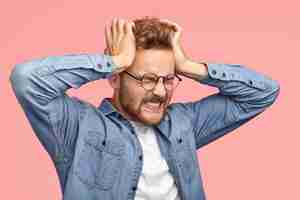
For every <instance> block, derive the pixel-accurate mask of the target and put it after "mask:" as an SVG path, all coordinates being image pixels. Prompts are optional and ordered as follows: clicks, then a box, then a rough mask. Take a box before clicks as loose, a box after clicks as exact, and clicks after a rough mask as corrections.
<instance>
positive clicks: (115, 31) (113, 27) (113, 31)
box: [111, 18, 118, 43]
mask: <svg viewBox="0 0 300 200" xmlns="http://www.w3.org/2000/svg"><path fill="white" fill-rule="evenodd" d="M117 23H118V19H117V18H114V19H113V21H112V25H111V32H112V41H113V43H114V42H115V41H116V39H117V37H116V36H117Z"/></svg>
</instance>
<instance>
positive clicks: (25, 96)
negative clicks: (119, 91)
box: [10, 54, 116, 164]
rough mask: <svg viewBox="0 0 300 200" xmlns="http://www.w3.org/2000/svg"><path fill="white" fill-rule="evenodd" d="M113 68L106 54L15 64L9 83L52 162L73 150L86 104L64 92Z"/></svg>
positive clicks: (63, 160)
mask: <svg viewBox="0 0 300 200" xmlns="http://www.w3.org/2000/svg"><path fill="white" fill-rule="evenodd" d="M115 67H116V65H115V64H114V62H113V60H112V59H111V57H110V56H108V55H104V54H103V55H102V54H69V55H64V56H49V57H45V58H41V59H34V60H31V61H26V62H24V63H21V64H16V65H15V67H14V68H13V70H12V72H11V75H10V82H11V85H12V88H13V91H14V93H15V95H16V97H17V100H18V102H19V104H20V105H21V108H22V109H23V111H24V112H25V115H26V117H27V119H28V120H29V122H30V124H31V127H32V129H33V130H34V133H35V134H36V136H37V137H38V139H39V140H40V142H41V143H42V145H43V146H44V148H45V149H46V150H47V152H48V153H49V155H50V157H51V158H52V160H53V161H54V163H55V164H60V163H68V162H69V161H70V160H71V159H72V157H73V153H74V147H75V142H76V138H77V130H78V121H79V119H80V117H82V115H83V113H84V112H83V111H84V109H85V108H86V105H88V104H87V103H85V102H83V101H81V100H80V99H77V98H75V97H69V96H68V95H67V94H66V91H67V90H68V89H70V88H79V87H80V86H81V85H83V84H85V83H87V82H90V81H94V80H97V79H102V78H107V77H109V76H110V75H111V74H112V72H113V69H114V68H115Z"/></svg>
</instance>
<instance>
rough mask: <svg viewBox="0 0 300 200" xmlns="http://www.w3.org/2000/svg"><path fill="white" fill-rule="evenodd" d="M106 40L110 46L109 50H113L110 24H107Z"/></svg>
mask: <svg viewBox="0 0 300 200" xmlns="http://www.w3.org/2000/svg"><path fill="white" fill-rule="evenodd" d="M105 42H106V47H107V48H108V50H109V51H111V47H112V35H111V29H110V27H109V24H105Z"/></svg>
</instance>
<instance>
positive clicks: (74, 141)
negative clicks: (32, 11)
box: [10, 17, 279, 200]
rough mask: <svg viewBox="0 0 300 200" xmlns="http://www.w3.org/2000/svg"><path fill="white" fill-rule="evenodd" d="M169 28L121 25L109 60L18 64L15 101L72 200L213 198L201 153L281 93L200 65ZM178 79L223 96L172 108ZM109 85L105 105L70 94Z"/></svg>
mask: <svg viewBox="0 0 300 200" xmlns="http://www.w3.org/2000/svg"><path fill="white" fill-rule="evenodd" d="M181 32H182V29H181V28H180V26H179V25H177V24H176V23H174V22H171V21H169V20H160V19H157V18H148V17H146V18H142V19H136V20H134V21H128V20H123V19H116V18H115V19H113V20H112V23H111V24H109V25H106V27H105V38H106V49H105V54H72V55H65V56H50V57H46V58H42V59H36V60H32V61H27V62H25V63H22V64H17V65H16V66H15V68H14V70H13V71H12V74H11V77H10V80H11V84H12V86H13V89H14V92H15V95H16V97H17V99H18V101H19V103H20V105H21V106H22V108H23V110H24V111H25V114H26V116H27V118H28V120H29V122H30V124H31V126H32V128H33V130H34V132H35V133H36V135H37V137H38V138H39V140H40V141H41V143H42V144H43V146H44V147H45V149H46V150H47V152H48V153H49V155H50V156H51V158H52V160H53V162H54V164H55V167H56V169H57V172H58V175H59V179H60V183H61V187H62V191H63V197H64V199H65V200H77V199H78V200H79V199H80V200H83V199H84V200H90V199H105V200H110V199H115V200H121V199H122V200H124V199H135V200H138V199H139V200H141V199H147V200H148V199H149V200H152V199H164V200H165V199H166V200H175V199H176V200H178V199H181V200H203V199H205V194H204V189H203V185H202V180H201V175H200V171H199V166H198V159H197V153H196V151H197V149H199V148H200V147H202V146H204V145H206V144H208V143H210V142H212V141H214V140H216V139H218V138H220V137H221V136H223V135H225V134H227V133H229V132H231V131H233V130H234V129H236V128H238V127H239V126H241V125H242V124H245V123H246V122H247V121H249V120H250V119H252V118H254V117H255V116H257V115H258V114H260V113H262V112H263V111H264V110H265V109H266V108H267V107H269V106H271V105H272V104H273V103H274V101H275V99H276V97H277V96H278V94H279V84H278V82H277V81H274V80H272V79H271V78H269V77H267V76H265V75H262V74H260V73H257V72H255V71H254V70H251V69H249V68H248V67H246V66H242V65H237V64H217V63H206V62H195V61H193V60H192V59H190V58H188V57H187V56H186V55H185V53H184V51H183V49H182V47H181V45H180V36H181ZM179 75H182V76H185V77H188V78H191V79H193V80H195V81H197V82H199V83H202V84H207V85H210V86H213V87H217V88H218V89H219V92H218V93H216V94H213V95H211V96H208V97H206V98H203V99H200V100H198V101H195V102H188V103H172V104H169V103H170V100H171V97H172V94H173V92H174V89H175V88H176V86H177V85H178V83H179V82H180V81H181V78H180V77H179ZM104 78H107V79H108V80H109V83H110V85H111V86H112V88H113V90H114V93H113V97H112V98H104V100H103V101H102V103H101V105H100V106H99V107H98V108H96V107H94V106H93V105H91V104H89V103H87V102H84V101H82V100H79V99H77V98H75V97H69V96H68V95H67V94H66V91H67V90H68V89H69V88H79V87H80V86H82V85H83V84H85V83H87V82H89V81H93V80H97V79H104Z"/></svg>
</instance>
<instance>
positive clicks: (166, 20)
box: [160, 19, 182, 31]
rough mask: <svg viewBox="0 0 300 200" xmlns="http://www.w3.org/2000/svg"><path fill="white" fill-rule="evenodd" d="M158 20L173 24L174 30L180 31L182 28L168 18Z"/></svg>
mask: <svg viewBox="0 0 300 200" xmlns="http://www.w3.org/2000/svg"><path fill="white" fill-rule="evenodd" d="M160 21H161V22H165V23H168V24H170V25H173V26H175V29H176V31H181V30H182V28H181V26H179V25H178V24H177V23H175V22H172V21H170V20H168V19H161V20H160Z"/></svg>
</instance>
